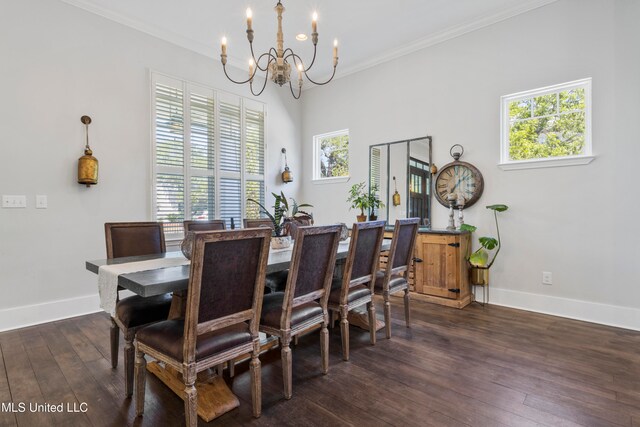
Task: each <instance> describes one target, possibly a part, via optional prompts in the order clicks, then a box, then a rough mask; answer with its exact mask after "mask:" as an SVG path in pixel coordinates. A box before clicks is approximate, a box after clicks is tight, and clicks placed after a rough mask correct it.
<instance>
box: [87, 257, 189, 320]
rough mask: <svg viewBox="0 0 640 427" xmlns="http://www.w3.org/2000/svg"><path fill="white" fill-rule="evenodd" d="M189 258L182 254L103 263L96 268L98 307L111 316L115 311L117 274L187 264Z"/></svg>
mask: <svg viewBox="0 0 640 427" xmlns="http://www.w3.org/2000/svg"><path fill="white" fill-rule="evenodd" d="M188 264H189V260H188V259H186V258H185V257H183V256H179V257H172V258H159V259H150V260H147V261H137V262H125V263H122V264H111V265H103V266H100V268H99V269H98V293H99V294H100V308H101V309H103V310H104V311H106V312H107V313H109V314H110V315H111V316H112V317H113V316H114V315H115V313H116V300H117V297H118V276H120V275H121V274H128V273H136V272H138V271H147V270H156V269H159V268H168V267H178V266H181V265H188Z"/></svg>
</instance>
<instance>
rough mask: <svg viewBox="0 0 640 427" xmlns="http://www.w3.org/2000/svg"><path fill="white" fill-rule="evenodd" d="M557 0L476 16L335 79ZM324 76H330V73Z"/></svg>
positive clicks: (344, 71) (339, 73)
mask: <svg viewBox="0 0 640 427" xmlns="http://www.w3.org/2000/svg"><path fill="white" fill-rule="evenodd" d="M556 1H558V0H530V1H528V2H526V3H522V4H519V5H517V6H514V7H511V8H507V9H503V10H501V11H500V12H498V13H492V14H488V15H484V16H482V17H480V18H476V19H474V20H472V21H469V22H466V23H464V24H460V25H456V26H453V27H450V28H447V29H445V30H442V31H439V32H436V33H433V34H429V35H428V36H425V37H423V38H421V39H418V40H416V41H415V42H412V43H409V44H406V45H405V46H404V47H402V48H400V49H394V50H392V51H386V52H383V53H381V54H380V55H377V56H375V57H373V58H371V59H369V60H367V61H364V62H360V63H359V64H354V65H352V66H350V67H347V68H342V69H340V68H338V70H339V71H337V72H336V76H335V79H339V78H342V77H346V76H348V75H350V74H355V73H358V72H360V71H364V70H366V69H369V68H372V67H375V66H376V65H380V64H382V63H385V62H389V61H392V60H394V59H397V58H400V57H402V56H405V55H409V54H411V53H413V52H417V51H419V50H422V49H426V48H428V47H430V46H434V45H437V44H440V43H442V42H445V41H447V40H451V39H454V38H456V37H460V36H462V35H464V34H467V33H470V32H473V31H476V30H479V29H481V28H485V27H488V26H490V25H493V24H496V23H498V22H501V21H504V20H507V19H509V18H512V17H514V16H517V15H520V14H523V13H526V12H529V11H531V10H534V9H538V8H540V7H542V6H546V5H548V4H550V3H554V2H556ZM323 77H328V75H327V76H323ZM319 79H322V77H319ZM312 88H313V87H307V88H305V89H303V90H308V89H312Z"/></svg>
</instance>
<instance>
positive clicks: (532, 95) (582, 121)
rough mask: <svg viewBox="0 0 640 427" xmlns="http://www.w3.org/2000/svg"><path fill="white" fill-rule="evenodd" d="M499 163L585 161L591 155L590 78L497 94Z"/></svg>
mask: <svg viewBox="0 0 640 427" xmlns="http://www.w3.org/2000/svg"><path fill="white" fill-rule="evenodd" d="M501 105H502V107H501V109H502V138H501V139H502V147H501V148H502V151H501V166H502V167H503V168H505V169H511V168H513V169H516V168H528V167H544V166H564V165H571V164H586V163H589V162H590V161H591V160H593V157H592V156H591V154H592V153H591V79H583V80H578V81H574V82H570V83H564V84H560V85H555V86H551V87H546V88H542V89H535V90H530V91H526V92H521V93H516V94H512V95H507V96H503V97H502V103H501Z"/></svg>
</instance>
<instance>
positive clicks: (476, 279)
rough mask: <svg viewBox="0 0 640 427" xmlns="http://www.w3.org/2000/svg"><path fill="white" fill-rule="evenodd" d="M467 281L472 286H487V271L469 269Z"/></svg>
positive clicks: (485, 269) (483, 269)
mask: <svg viewBox="0 0 640 427" xmlns="http://www.w3.org/2000/svg"><path fill="white" fill-rule="evenodd" d="M469 280H470V281H471V284H472V285H478V286H487V285H488V284H489V269H488V268H482V267H471V268H470V269H469Z"/></svg>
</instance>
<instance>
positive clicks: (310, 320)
mask: <svg viewBox="0 0 640 427" xmlns="http://www.w3.org/2000/svg"><path fill="white" fill-rule="evenodd" d="M339 239H340V226H339V225H328V226H321V227H299V228H298V230H297V232H296V236H295V243H294V245H293V253H292V255H291V264H290V267H289V277H288V279H287V285H286V287H285V290H284V292H276V293H273V294H268V295H265V296H264V302H263V304H262V315H261V317H260V331H261V332H264V333H266V334H269V335H273V336H276V337H278V339H279V340H280V349H281V350H280V354H281V357H282V377H283V382H284V397H285V399H291V395H292V359H291V348H290V346H289V345H290V343H291V339H292V338H293V337H295V336H296V335H298V334H300V333H301V332H304V331H306V330H308V329H309V328H312V327H314V326H317V325H320V327H321V330H320V352H321V356H322V373H324V374H326V373H327V372H328V371H329V331H328V330H327V324H328V323H329V314H328V311H327V301H328V298H329V290H330V288H331V279H332V276H333V268H334V266H335V262H336V251H337V248H338V242H339Z"/></svg>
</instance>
